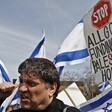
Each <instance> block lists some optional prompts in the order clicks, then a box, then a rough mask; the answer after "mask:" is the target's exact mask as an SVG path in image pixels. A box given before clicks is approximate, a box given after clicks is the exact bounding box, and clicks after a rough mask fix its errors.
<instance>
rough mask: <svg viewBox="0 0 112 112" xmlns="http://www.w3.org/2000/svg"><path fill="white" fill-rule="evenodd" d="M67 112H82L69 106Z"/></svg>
mask: <svg viewBox="0 0 112 112" xmlns="http://www.w3.org/2000/svg"><path fill="white" fill-rule="evenodd" d="M65 112H80V111H79V109H77V108H75V107H71V106H68V108H67V109H66V111H65Z"/></svg>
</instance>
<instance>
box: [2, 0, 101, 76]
mask: <svg viewBox="0 0 112 112" xmlns="http://www.w3.org/2000/svg"><path fill="white" fill-rule="evenodd" d="M98 1H99V0H0V59H1V60H2V61H3V63H4V65H5V67H6V69H7V70H8V72H9V74H10V76H11V77H12V78H16V77H17V76H18V72H17V69H18V66H19V64H20V63H21V62H22V61H24V60H25V59H26V58H29V56H30V55H31V53H32V52H33V50H34V49H35V47H36V46H37V44H38V43H39V41H40V40H41V38H42V30H44V29H45V32H46V36H45V37H46V41H45V46H46V56H47V58H48V59H50V60H51V61H53V59H54V58H55V56H56V54H57V52H58V48H59V46H60V45H61V44H62V42H63V41H64V39H65V38H66V37H67V36H68V34H69V33H70V32H71V31H72V29H73V28H74V27H75V26H76V25H77V23H78V22H79V21H80V20H81V19H82V18H83V16H84V15H85V13H86V12H88V11H89V10H90V9H91V8H92V7H93V6H94V5H95V4H96V3H97V2H98Z"/></svg>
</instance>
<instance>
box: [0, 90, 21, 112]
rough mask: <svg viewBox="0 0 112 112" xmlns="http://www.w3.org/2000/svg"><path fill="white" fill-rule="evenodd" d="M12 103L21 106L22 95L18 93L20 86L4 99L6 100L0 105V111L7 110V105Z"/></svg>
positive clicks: (4, 111)
mask: <svg viewBox="0 0 112 112" xmlns="http://www.w3.org/2000/svg"><path fill="white" fill-rule="evenodd" d="M10 105H13V106H14V107H15V106H16V105H19V106H20V97H19V93H18V88H16V89H15V90H14V92H13V93H12V94H11V95H10V96H9V97H7V98H6V99H5V100H4V102H3V103H2V105H1V106H0V112H6V109H7V107H8V106H10Z"/></svg>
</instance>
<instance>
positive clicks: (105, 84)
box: [98, 81, 111, 92]
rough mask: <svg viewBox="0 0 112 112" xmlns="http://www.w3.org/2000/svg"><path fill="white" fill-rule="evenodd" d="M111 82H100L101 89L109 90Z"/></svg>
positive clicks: (99, 87)
mask: <svg viewBox="0 0 112 112" xmlns="http://www.w3.org/2000/svg"><path fill="white" fill-rule="evenodd" d="M110 83H111V82H108V81H105V82H103V83H101V84H99V85H98V89H99V91H101V92H103V91H105V90H107V89H108V88H110V87H111V84H110Z"/></svg>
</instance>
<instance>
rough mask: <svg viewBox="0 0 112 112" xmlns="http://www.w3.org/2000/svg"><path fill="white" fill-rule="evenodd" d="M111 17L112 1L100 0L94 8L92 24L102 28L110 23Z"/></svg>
mask: <svg viewBox="0 0 112 112" xmlns="http://www.w3.org/2000/svg"><path fill="white" fill-rule="evenodd" d="M110 16H111V5H110V1H109V0H107V1H105V0H100V2H98V4H97V5H96V6H95V7H94V10H93V13H92V24H93V26H95V27H97V28H101V27H103V26H104V25H106V24H107V23H108V22H109V19H110Z"/></svg>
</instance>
